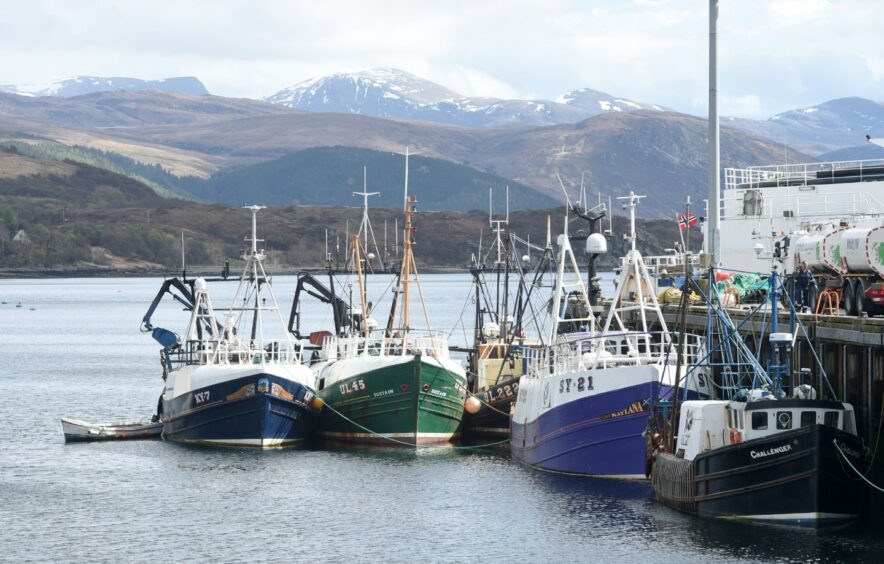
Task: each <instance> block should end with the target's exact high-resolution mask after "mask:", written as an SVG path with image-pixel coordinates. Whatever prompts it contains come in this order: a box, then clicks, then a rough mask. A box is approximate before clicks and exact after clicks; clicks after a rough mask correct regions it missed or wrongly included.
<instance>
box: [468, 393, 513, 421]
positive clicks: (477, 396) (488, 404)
mask: <svg viewBox="0 0 884 564" xmlns="http://www.w3.org/2000/svg"><path fill="white" fill-rule="evenodd" d="M470 395H471V396H473V397H474V398H476V399H477V400H479V403H482V404H485V405H487V406H488V407H489V408H491V409H493V410H494V411H496V412H497V413H499V414H501V415H506V416H507V417H509V416H510V414H509V413H506V412H505V411H503V410H500V409H497V408H496V407H494V406H493V405H491V404H490V403H488V402H487V401H485V400H483V399H482V398H480V397H479V394H474V393H472V392H470Z"/></svg>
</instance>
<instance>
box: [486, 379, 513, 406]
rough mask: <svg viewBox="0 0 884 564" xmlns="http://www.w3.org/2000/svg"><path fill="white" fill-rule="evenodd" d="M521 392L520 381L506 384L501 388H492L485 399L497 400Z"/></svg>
mask: <svg viewBox="0 0 884 564" xmlns="http://www.w3.org/2000/svg"><path fill="white" fill-rule="evenodd" d="M518 393H519V383H518V382H513V383H512V384H504V385H503V386H501V387H499V388H491V389H490V390H488V391H487V392H486V395H485V401H497V400H499V399H503V398H511V397H513V396H515V395H517V394H518Z"/></svg>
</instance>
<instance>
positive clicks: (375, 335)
mask: <svg viewBox="0 0 884 564" xmlns="http://www.w3.org/2000/svg"><path fill="white" fill-rule="evenodd" d="M410 354H421V355H424V356H430V357H433V358H436V359H439V360H447V359H449V358H450V353H449V349H448V335H447V334H446V333H443V332H441V331H426V330H414V329H408V330H403V329H394V330H392V331H387V330H385V329H379V330H376V331H372V332H370V333H369V334H368V335H367V336H366V335H358V334H354V335H344V336H334V335H332V336H327V337H325V338H324V339H323V340H322V356H323V357H324V358H326V359H327V360H339V359H344V358H356V357H361V356H365V355H368V356H403V355H410Z"/></svg>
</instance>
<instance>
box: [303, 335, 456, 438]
mask: <svg viewBox="0 0 884 564" xmlns="http://www.w3.org/2000/svg"><path fill="white" fill-rule="evenodd" d="M378 333H380V334H379V335H376V336H373V337H369V338H364V337H341V338H336V337H328V338H327V339H326V342H325V343H324V346H323V351H324V352H327V353H331V356H332V358H331V359H330V360H327V361H323V362H321V363H320V365H318V366H317V371H316V374H317V376H318V378H319V382H320V384H319V387H320V389H319V391H318V394H317V395H318V396H319V397H320V398H321V399H322V400H323V402H324V403H325V405H326V407H327V408H329V407H330V408H331V409H324V410H323V414H322V422H321V426H320V433H321V435H322V436H323V437H325V438H327V439H334V440H345V441H356V442H367V443H383V444H400V443H406V444H408V445H419V444H428V443H440V442H448V441H450V440H452V439H455V438H457V437H458V436H459V435H460V425H461V419H462V418H463V409H464V400H465V399H466V389H467V380H466V375H465V373H464V370H463V368H461V367H460V366H459V365H458V364H457V363H456V362H455V361H453V360H451V359H450V358H448V355H447V353H448V348H447V345H448V343H447V340H445V338H444V336H438V335H437V336H433V337H430V336H423V337H415V336H411V335H409V336H408V337H404V338H392V339H385V338H384V335H383V332H382V331H380V332H378ZM335 353H342V355H343V356H344V357H343V358H335V356H336V355H335ZM348 353H349V354H348ZM390 439H392V440H390Z"/></svg>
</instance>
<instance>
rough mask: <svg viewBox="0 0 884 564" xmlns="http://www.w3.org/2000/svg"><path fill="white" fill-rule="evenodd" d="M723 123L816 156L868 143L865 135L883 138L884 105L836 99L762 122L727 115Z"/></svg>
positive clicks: (791, 111) (859, 100)
mask: <svg viewBox="0 0 884 564" xmlns="http://www.w3.org/2000/svg"><path fill="white" fill-rule="evenodd" d="M722 124H723V125H731V126H734V127H739V128H741V129H745V130H748V131H751V132H753V133H755V134H757V135H761V136H763V137H767V138H769V139H773V140H776V141H779V142H780V143H786V144H787V145H789V146H791V147H793V148H796V149H800V150H802V151H806V152H808V153H810V154H814V155H816V154H820V153H825V152H828V151H832V150H835V149H838V148H843V147H852V146H862V145H864V144H865V143H866V135H870V136H871V137H884V104H881V103H879V102H875V101H872V100H868V99H865V98H857V97H853V98H837V99H835V100H829V101H828V102H824V103H822V104H818V105H816V106H810V107H807V108H800V109H796V110H789V111H788V112H783V113H781V114H777V115H775V116H773V117H771V118H769V119H766V120H763V121H755V120H748V119H740V118H724V119H723V120H722ZM759 164H761V163H759Z"/></svg>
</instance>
